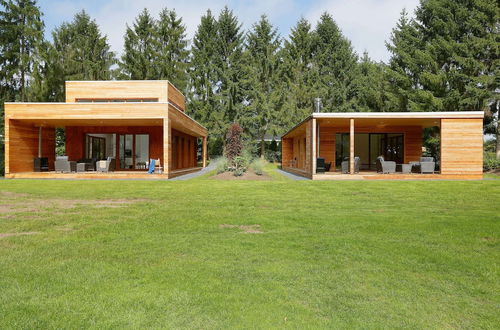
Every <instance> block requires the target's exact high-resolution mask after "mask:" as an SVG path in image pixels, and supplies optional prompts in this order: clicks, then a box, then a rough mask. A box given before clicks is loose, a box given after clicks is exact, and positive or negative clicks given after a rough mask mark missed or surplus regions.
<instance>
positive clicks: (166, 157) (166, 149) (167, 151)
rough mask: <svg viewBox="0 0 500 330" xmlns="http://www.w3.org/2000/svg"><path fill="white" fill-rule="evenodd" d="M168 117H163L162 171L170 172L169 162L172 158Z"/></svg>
mask: <svg viewBox="0 0 500 330" xmlns="http://www.w3.org/2000/svg"><path fill="white" fill-rule="evenodd" d="M171 132H172V131H171V129H170V119H168V118H163V164H162V165H163V173H164V174H166V175H167V176H168V175H169V174H170V162H171V160H172V157H171V154H172V141H171Z"/></svg>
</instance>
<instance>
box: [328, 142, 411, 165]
mask: <svg viewBox="0 0 500 330" xmlns="http://www.w3.org/2000/svg"><path fill="white" fill-rule="evenodd" d="M349 139H350V137H349V133H339V134H336V136H335V165H336V167H337V168H339V167H340V166H341V163H342V161H343V160H345V159H348V158H349ZM354 155H355V156H356V157H360V160H361V166H360V168H361V169H362V170H374V169H375V168H376V166H375V161H376V159H377V157H378V156H383V157H384V159H385V160H392V161H395V162H396V163H398V164H402V163H404V134H401V133H358V134H354Z"/></svg>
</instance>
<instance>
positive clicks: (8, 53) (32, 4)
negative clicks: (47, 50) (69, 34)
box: [0, 0, 44, 101]
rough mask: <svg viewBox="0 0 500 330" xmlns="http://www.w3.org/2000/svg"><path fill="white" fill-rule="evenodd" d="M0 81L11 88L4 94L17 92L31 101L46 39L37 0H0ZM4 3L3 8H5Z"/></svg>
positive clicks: (22, 99) (20, 96)
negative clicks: (35, 69) (33, 75)
mask: <svg viewBox="0 0 500 330" xmlns="http://www.w3.org/2000/svg"><path fill="white" fill-rule="evenodd" d="M0 6H1V7H3V10H2V11H0V21H1V22H2V24H1V25H0V81H1V83H2V88H4V89H7V90H10V91H9V92H7V93H5V94H4V93H2V94H4V95H12V94H11V93H12V92H15V93H16V94H17V96H18V97H17V99H18V100H19V101H27V94H28V93H27V90H28V87H29V81H30V79H31V73H32V72H33V67H34V65H35V59H36V58H37V52H38V48H39V47H40V45H41V43H42V42H43V28H44V23H43V21H42V18H41V17H42V13H41V12H40V8H38V6H37V4H36V1H34V0H8V1H7V0H0ZM1 7H0V8H1Z"/></svg>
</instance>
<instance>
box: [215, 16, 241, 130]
mask: <svg viewBox="0 0 500 330" xmlns="http://www.w3.org/2000/svg"><path fill="white" fill-rule="evenodd" d="M243 41H244V38H243V33H242V32H241V24H240V23H239V22H238V18H237V17H236V16H234V14H233V12H232V11H231V10H229V8H228V7H225V8H224V9H223V10H222V11H221V13H220V15H219V18H218V20H217V42H216V51H217V53H216V68H217V80H218V83H217V88H216V94H217V101H218V102H217V107H216V109H214V110H215V111H214V113H213V115H214V116H212V119H214V120H216V121H217V126H215V127H214V128H215V129H216V130H215V131H214V132H212V134H214V135H215V136H222V135H223V134H224V132H225V131H226V129H227V126H228V125H229V124H230V123H232V122H234V121H235V120H236V118H237V114H238V111H239V110H240V109H241V107H242V101H243V98H244V92H243V83H242V82H243V80H244V70H243V67H242V54H243Z"/></svg>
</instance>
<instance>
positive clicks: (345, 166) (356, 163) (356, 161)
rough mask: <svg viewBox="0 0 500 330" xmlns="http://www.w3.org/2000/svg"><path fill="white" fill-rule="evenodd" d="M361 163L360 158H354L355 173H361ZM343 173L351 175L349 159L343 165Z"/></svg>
mask: <svg viewBox="0 0 500 330" xmlns="http://www.w3.org/2000/svg"><path fill="white" fill-rule="evenodd" d="M360 163H361V160H360V158H359V157H354V173H359V164H360ZM341 166H342V173H344V174H348V173H349V158H346V159H345V160H344V161H343V162H342V164H341Z"/></svg>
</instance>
